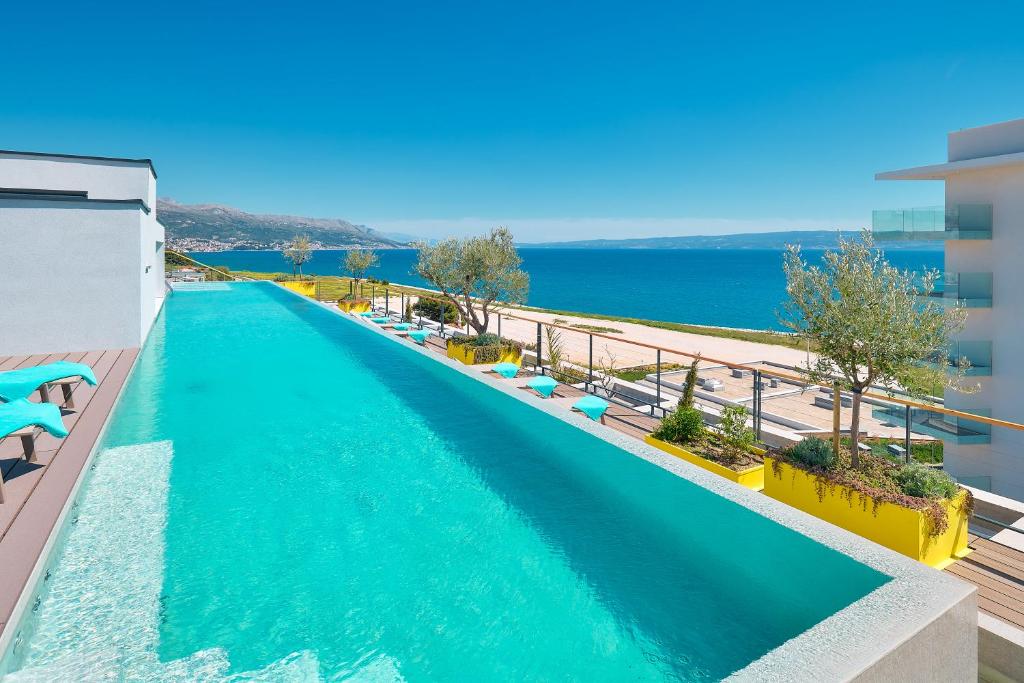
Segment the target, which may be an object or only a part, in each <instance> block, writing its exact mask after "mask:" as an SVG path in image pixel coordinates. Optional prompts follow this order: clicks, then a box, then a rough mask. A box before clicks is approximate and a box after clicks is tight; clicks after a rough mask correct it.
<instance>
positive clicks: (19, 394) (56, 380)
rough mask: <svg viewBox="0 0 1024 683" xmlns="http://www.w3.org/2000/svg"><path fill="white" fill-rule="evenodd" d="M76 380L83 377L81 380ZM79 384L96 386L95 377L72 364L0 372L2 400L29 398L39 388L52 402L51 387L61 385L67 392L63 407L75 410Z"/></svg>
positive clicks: (40, 393)
mask: <svg viewBox="0 0 1024 683" xmlns="http://www.w3.org/2000/svg"><path fill="white" fill-rule="evenodd" d="M77 378H81V380H79V379H77ZM79 381H84V382H85V383H86V384H89V385H91V386H96V376H95V375H94V374H93V372H92V368H90V367H89V366H88V365H84V364H82V363H69V362H67V361H63V360H61V361H57V362H56V363H47V364H45V365H37V366H35V367H32V368H22V369H20V370H8V371H6V372H0V401H16V400H18V399H19V398H28V397H29V396H31V395H32V392H34V391H36V390H37V389H38V390H39V395H40V397H42V399H43V402H44V403H50V388H49V386H48V385H50V384H54V385H60V387H61V389H62V390H63V392H64V404H65V405H66V406H67V407H69V408H72V407H74V406H73V404H72V401H71V395H72V394H71V391H72V387H73V386H74V385H75V384H77V383H78V382H79Z"/></svg>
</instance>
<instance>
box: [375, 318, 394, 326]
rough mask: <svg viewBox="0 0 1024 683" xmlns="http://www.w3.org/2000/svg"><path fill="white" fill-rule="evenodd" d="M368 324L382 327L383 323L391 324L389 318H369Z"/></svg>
mask: <svg viewBox="0 0 1024 683" xmlns="http://www.w3.org/2000/svg"><path fill="white" fill-rule="evenodd" d="M370 322H371V323H377V324H378V325H383V324H384V323H389V322H391V318H370Z"/></svg>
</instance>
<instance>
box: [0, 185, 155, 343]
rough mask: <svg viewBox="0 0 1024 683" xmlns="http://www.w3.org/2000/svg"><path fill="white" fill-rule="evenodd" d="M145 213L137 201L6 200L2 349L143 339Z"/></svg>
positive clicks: (0, 275) (2, 209)
mask: <svg viewBox="0 0 1024 683" xmlns="http://www.w3.org/2000/svg"><path fill="white" fill-rule="evenodd" d="M144 216H145V214H144V212H143V211H142V209H141V208H140V207H138V206H136V205H131V204H102V205H101V204H96V203H91V202H52V201H21V200H7V199H0V355H20V354H35V353H56V352H63V351H89V350H94V349H108V348H126V347H138V346H140V345H141V344H142V341H143V339H144V334H143V330H142V327H141V325H140V320H141V319H142V318H143V316H142V310H141V296H142V292H141V290H142V285H141V283H142V279H141V278H140V276H139V253H140V249H141V239H142V234H143V230H142V223H143V217H144ZM151 305H152V304H151ZM149 320H150V321H151V320H152V313H150V318H149ZM146 329H147V330H148V326H147V328H146Z"/></svg>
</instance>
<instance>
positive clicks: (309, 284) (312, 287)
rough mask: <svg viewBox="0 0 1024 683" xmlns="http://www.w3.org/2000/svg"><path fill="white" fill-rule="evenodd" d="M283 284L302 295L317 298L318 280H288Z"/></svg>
mask: <svg viewBox="0 0 1024 683" xmlns="http://www.w3.org/2000/svg"><path fill="white" fill-rule="evenodd" d="M281 284H282V285H284V286H285V288H287V289H290V290H292V291H293V292H298V293H299V294H301V295H302V296H308V297H312V298H314V299H315V298H316V280H287V281H285V282H282V283H281Z"/></svg>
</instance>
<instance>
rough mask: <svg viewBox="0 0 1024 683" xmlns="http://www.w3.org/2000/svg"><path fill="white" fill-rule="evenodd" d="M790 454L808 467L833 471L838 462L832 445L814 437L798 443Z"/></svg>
mask: <svg viewBox="0 0 1024 683" xmlns="http://www.w3.org/2000/svg"><path fill="white" fill-rule="evenodd" d="M789 454H790V455H791V456H792V457H793V459H794V460H796V461H797V462H800V463H803V464H804V465H807V466H808V467H820V468H822V469H832V468H833V467H835V466H836V462H837V460H836V453H835V451H834V450H832V445H831V444H829V442H827V441H823V440H821V439H819V438H817V437H814V436H809V437H807V438H806V439H804V440H803V441H801V442H799V443H797V444H796V445H795V446H793V447H792V448H791V449H790V450H789Z"/></svg>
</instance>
